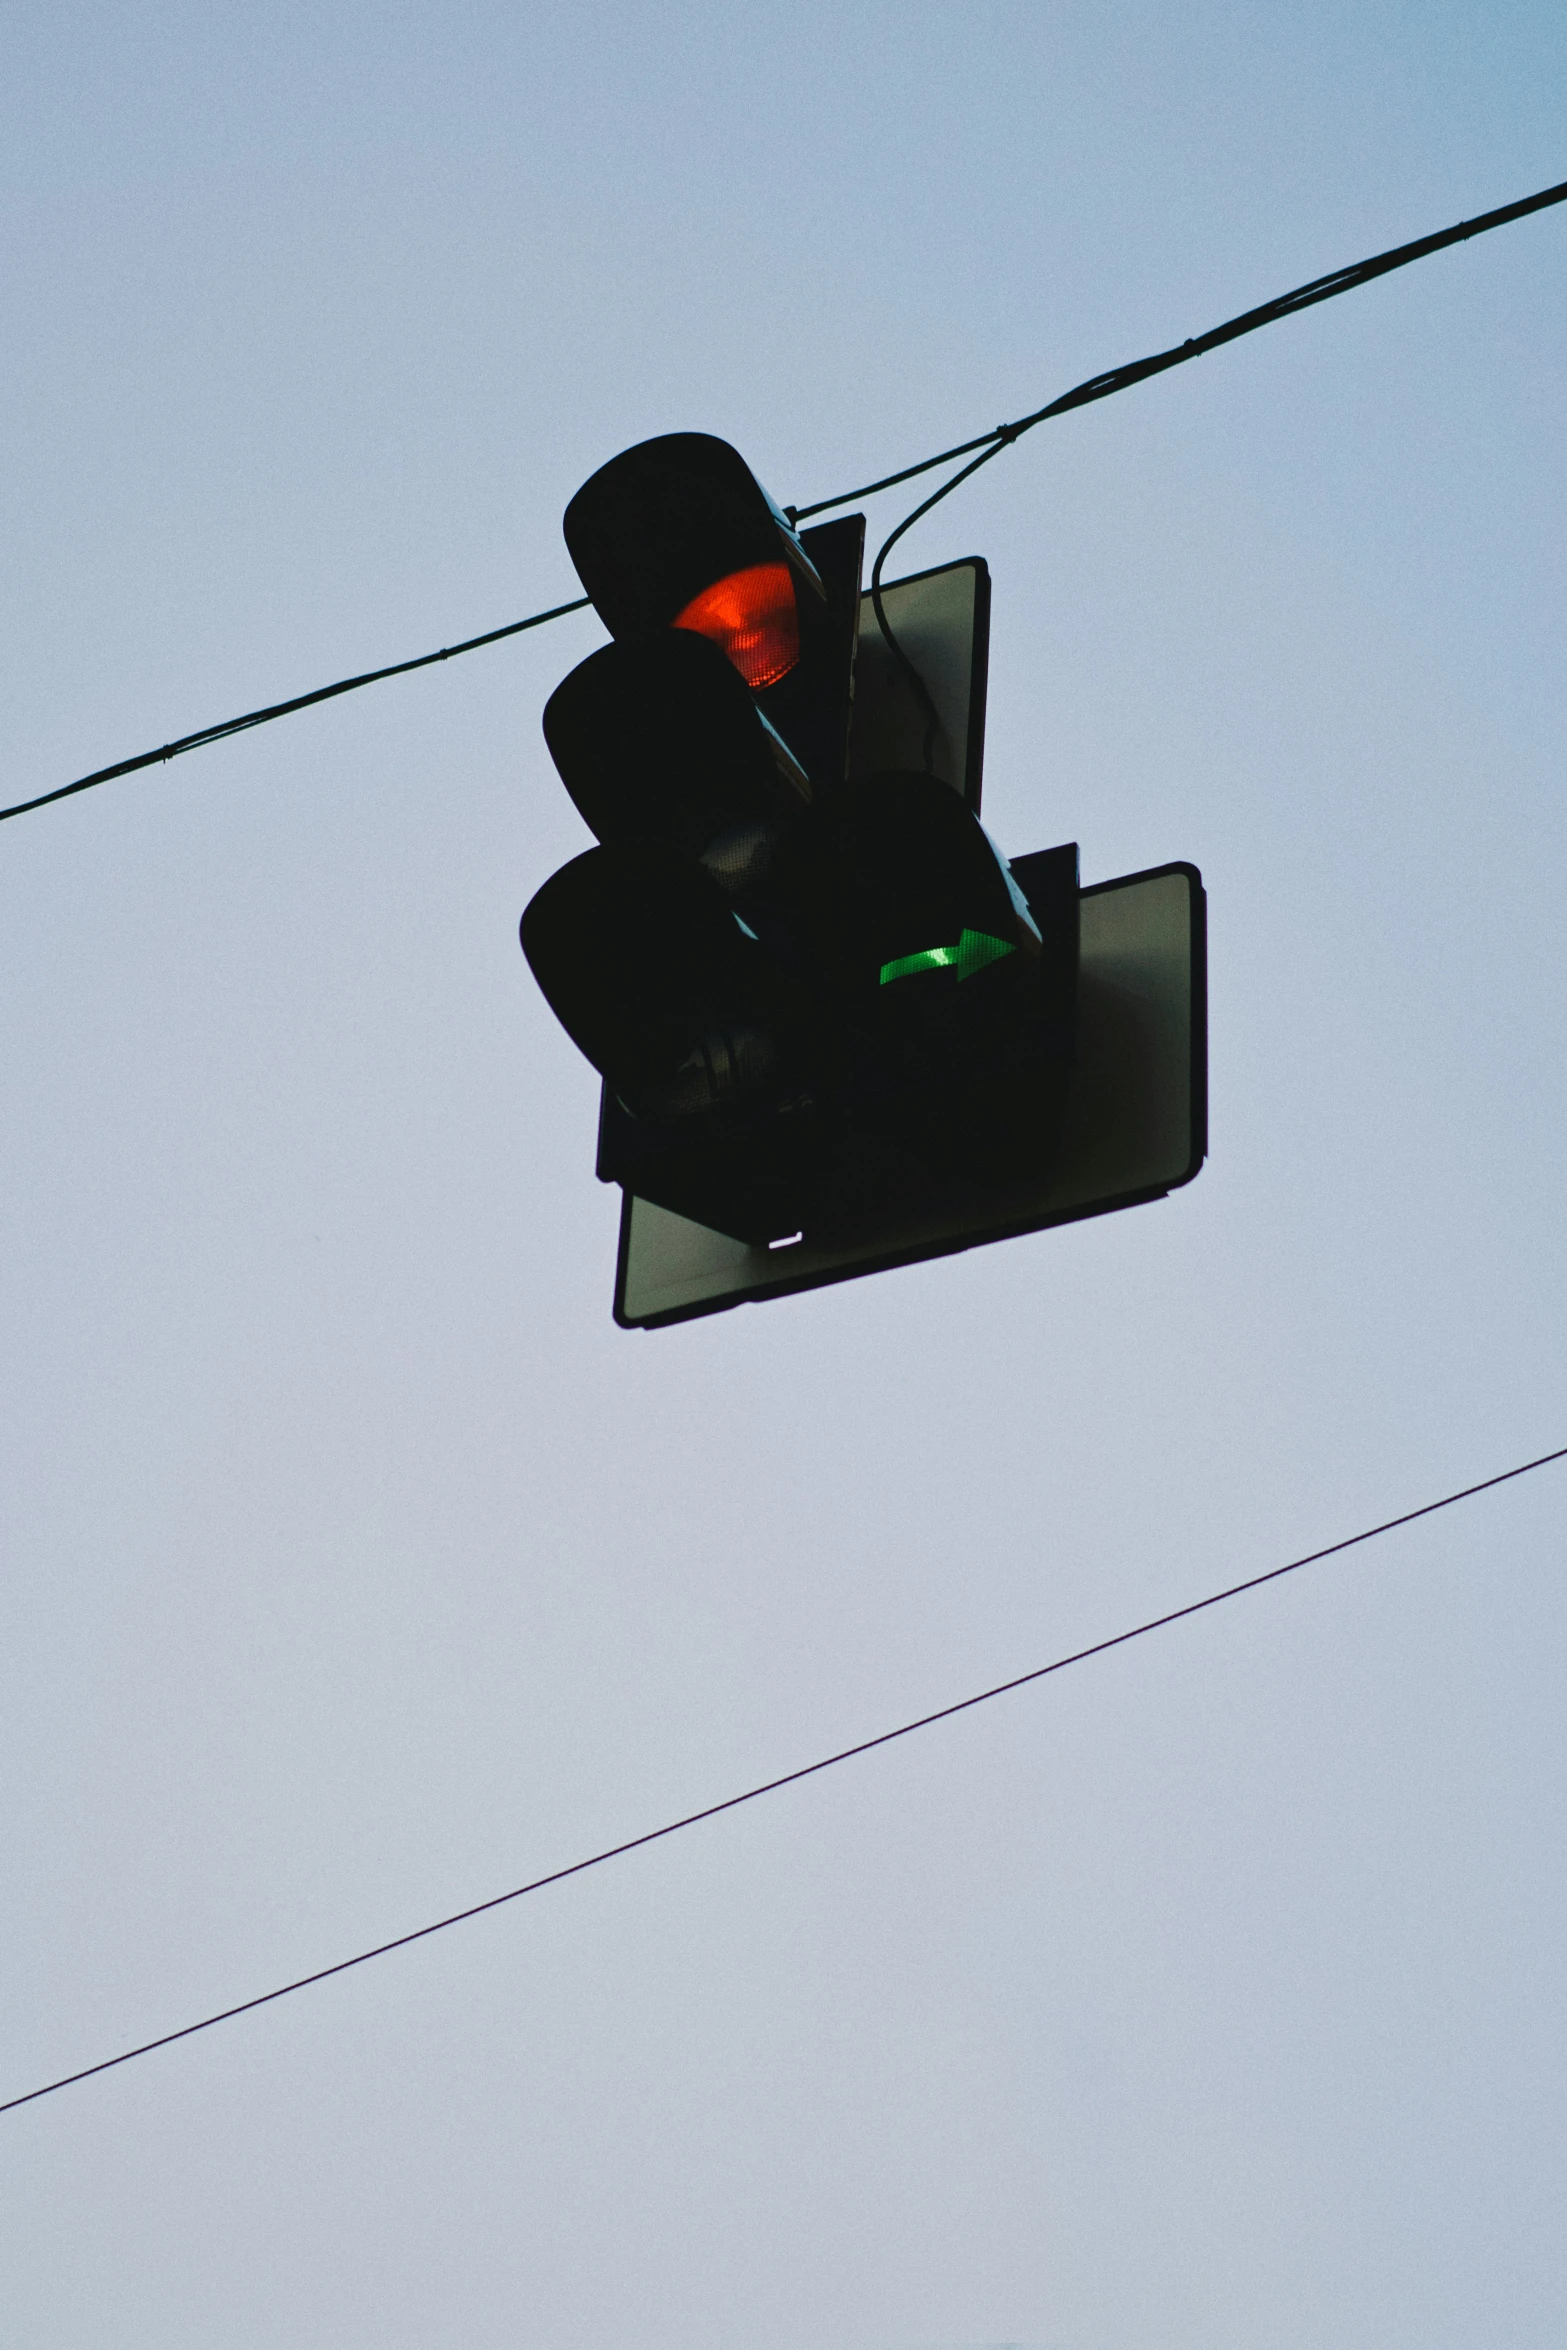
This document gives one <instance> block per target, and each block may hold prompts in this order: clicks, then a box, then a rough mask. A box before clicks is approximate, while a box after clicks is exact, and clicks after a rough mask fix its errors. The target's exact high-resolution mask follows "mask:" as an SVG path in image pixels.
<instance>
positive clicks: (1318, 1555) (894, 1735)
mask: <svg viewBox="0 0 1567 2350" xmlns="http://www.w3.org/2000/svg"><path fill="white" fill-rule="evenodd" d="M1560 1460H1567V1445H1562V1446H1561V1447H1559V1448H1558V1450H1557V1451H1555V1452H1543V1453H1541V1454H1540V1455H1539V1457H1538V1458H1537V1459H1536V1460H1532V1461H1522V1462H1520V1463H1519V1465H1518V1467H1517V1468H1515V1469H1503V1470H1502V1472H1501V1474H1500V1475H1499V1476H1495V1477H1482V1478H1481V1480H1480V1482H1479V1484H1478V1485H1465V1486H1463V1487H1462V1488H1461V1489H1460V1490H1459V1491H1458V1492H1457V1493H1445V1494H1444V1495H1443V1496H1442V1498H1441V1500H1440V1501H1427V1502H1423V1503H1422V1504H1421V1506H1420V1507H1419V1509H1414V1510H1405V1511H1403V1512H1402V1513H1401V1514H1400V1515H1399V1516H1398V1517H1396V1518H1384V1519H1383V1520H1382V1522H1381V1524H1380V1525H1377V1526H1367V1527H1366V1528H1365V1529H1364V1530H1363V1532H1361V1533H1359V1534H1348V1535H1346V1536H1345V1537H1344V1539H1343V1541H1342V1542H1330V1543H1328V1544H1327V1545H1326V1547H1325V1548H1324V1549H1322V1550H1311V1551H1308V1552H1307V1553H1306V1555H1305V1557H1304V1558H1298V1559H1291V1560H1290V1561H1289V1563H1288V1565H1286V1566H1282V1567H1269V1568H1268V1569H1267V1571H1266V1573H1264V1574H1261V1575H1250V1576H1248V1577H1247V1579H1246V1581H1245V1582H1244V1583H1231V1584H1228V1585H1227V1586H1226V1587H1225V1589H1224V1590H1223V1591H1211V1592H1209V1594H1208V1596H1207V1598H1206V1599H1193V1600H1190V1601H1188V1602H1187V1604H1186V1606H1185V1607H1176V1608H1171V1609H1170V1610H1169V1612H1168V1614H1166V1615H1162V1616H1151V1617H1150V1618H1149V1619H1148V1621H1147V1622H1146V1623H1142V1624H1134V1625H1133V1626H1132V1628H1131V1630H1130V1631H1128V1632H1114V1633H1112V1634H1111V1636H1110V1637H1109V1639H1108V1640H1096V1641H1095V1642H1094V1643H1093V1644H1092V1646H1091V1647H1088V1648H1077V1649H1074V1650H1073V1651H1072V1652H1071V1654H1070V1655H1068V1656H1058V1657H1056V1658H1055V1659H1054V1661H1053V1662H1052V1663H1050V1664H1048V1665H1036V1666H1035V1667H1034V1669H1033V1671H1032V1672H1028V1673H1019V1674H1017V1675H1016V1676H1015V1677H1014V1678H1013V1679H1012V1680H1010V1681H998V1682H997V1683H996V1684H995V1686H994V1687H993V1688H990V1689H981V1690H980V1691H979V1692H978V1694H977V1695H976V1696H973V1697H960V1698H959V1699H958V1700H957V1701H956V1703H955V1704H953V1705H943V1706H939V1707H938V1708H937V1710H936V1711H935V1712H934V1713H929V1714H921V1715H919V1716H918V1718H917V1719H916V1720H914V1721H912V1722H903V1723H900V1725H899V1726H898V1728H897V1729H896V1730H882V1731H880V1732H878V1734H877V1735H876V1736H875V1737H874V1738H862V1739H861V1740H860V1741H859V1743H858V1744H857V1745H855V1746H844V1747H840V1748H839V1750H838V1752H837V1753H836V1754H828V1755H823V1756H822V1758H821V1760H820V1761H818V1762H813V1763H803V1764H802V1765H801V1766H800V1768H799V1769H798V1770H794V1771H785V1772H784V1773H783V1775H782V1777H781V1778H777V1779H765V1780H763V1782H762V1784H761V1785H760V1786H759V1787H748V1788H747V1789H746V1790H745V1792H744V1794H743V1795H727V1796H725V1797H724V1799H723V1801H722V1802H721V1803H709V1804H707V1805H705V1806H704V1807H703V1809H702V1810H701V1811H692V1812H687V1813H686V1814H685V1816H684V1818H683V1819H678V1820H668V1821H666V1822H665V1824H664V1826H663V1827H661V1828H649V1829H648V1830H647V1831H646V1832H645V1833H644V1834H643V1835H641V1836H629V1837H627V1839H626V1841H625V1842H624V1843H623V1844H611V1845H608V1846H606V1848H605V1849H604V1851H602V1852H595V1853H591V1854H590V1855H589V1857H588V1858H587V1859H586V1860H574V1861H572V1862H571V1863H570V1865H569V1866H568V1867H566V1868H563V1869H552V1870H551V1871H550V1873H549V1875H548V1876H545V1877H534V1878H532V1879H531V1880H530V1881H529V1883H527V1884H526V1885H515V1886H513V1888H512V1890H511V1891H510V1892H509V1893H496V1894H493V1895H492V1896H491V1898H490V1899H489V1900H488V1901H476V1902H474V1903H473V1905H472V1907H471V1908H469V1909H458V1910H453V1912H452V1913H451V1915H450V1916H449V1917H444V1918H437V1919H436V1921H435V1923H434V1924H433V1925H429V1926H416V1927H415V1928H414V1930H413V1932H412V1933H411V1934H398V1935H396V1936H394V1938H393V1939H392V1940H391V1941H390V1942H378V1943H377V1944H376V1945H375V1947H374V1949H372V1950H361V1951H359V1952H358V1953H357V1954H356V1955H355V1956H354V1957H353V1958H340V1959H339V1960H338V1961H337V1962H336V1964H335V1965H333V1966H324V1967H318V1968H317V1969H316V1971H315V1973H314V1974H309V1975H299V1976H297V1977H296V1978H295V1980H294V1981H293V1982H291V1983H280V1984H279V1985H278V1987H277V1989H276V1990H274V1991H263V1992H261V1993H259V1994H258V1996H257V1997H256V1998H254V1999H242V2000H240V2002H239V2004H238V2005H237V2006H235V2007H225V2008H221V2009H220V2010H219V2011H218V2013H217V2014H216V2015H208V2016H203V2017H202V2019H201V2021H200V2022H199V2023H195V2024H183V2025H181V2027H180V2029H179V2030H178V2031H177V2032H164V2033H163V2034H162V2035H161V2036H160V2037H159V2038H158V2039H156V2040H144V2041H142V2043H141V2045H140V2046H139V2047H136V2048H127V2049H125V2050H123V2051H122V2053H121V2054H120V2055H118V2056H106V2057H103V2058H102V2059H101V2060H100V2061H99V2062H98V2063H97V2064H87V2065H83V2066H82V2068H81V2070H80V2071H79V2072H74V2073H63V2074H62V2075H61V2077H60V2078H59V2079H58V2080H57V2081H46V2082H45V2083H44V2085H43V2087H42V2088H40V2089H27V2090H24V2092H23V2094H22V2095H21V2096H20V2097H8V2098H7V2099H6V2100H5V2102H4V2103H3V2104H0V2113H12V2112H14V2111H15V2109H16V2108H17V2106H19V2105H31V2104H33V2103H34V2102H35V2101H36V2100H37V2099H38V2098H40V2097H52V2096H53V2095H54V2093H55V2091H56V2090H57V2089H69V2088H71V2087H73V2086H74V2084H75V2083H76V2082H78V2081H87V2080H91V2079H92V2077H93V2075H94V2074H95V2073H107V2072H112V2071H113V2070H114V2068H115V2067H116V2066H117V2065H122V2064H130V2063H132V2062H133V2061H134V2059H135V2058H136V2057H138V2056H150V2055H151V2054H152V2052H153V2050H154V2049H157V2048H168V2047H170V2046H172V2044H173V2043H174V2042H175V2041H176V2040H188V2039H189V2038H190V2037H191V2035H192V2034H193V2033H195V2032H210V2031H211V2029H212V2027H213V2025H214V2024H226V2023H229V2022H231V2021H232V2020H233V2018H234V2017H235V2016H237V2015H248V2014H249V2013H250V2011H251V2009H252V2008H256V2007H267V2006H270V2004H271V2002H272V2001H273V2000H274V1999H287V1998H288V1997H289V1995H290V1993H291V1992H294V1991H304V1990H306V1989H308V1987H309V1986H310V1985H311V1984H312V1983H324V1982H326V1981H327V1979H328V1978H329V1977H330V1976H332V1975H342V1974H346V1973H347V1972H348V1971H349V1969H350V1968H351V1967H358V1966H367V1965H368V1964H369V1962H370V1960H371V1959H373V1958H385V1957H386V1956H387V1954H388V1953H389V1952H390V1951H393V1950H406V1949H407V1947H408V1945H409V1944H410V1943H411V1942H423V1941H425V1940H427V1938H428V1937H429V1936H430V1935H431V1934H444V1933H445V1931H446V1929H447V1927H448V1926H460V1925H462V1924H463V1923H465V1921H466V1920H467V1919H469V1918H476V1917H482V1916H483V1915H484V1913H485V1911H486V1910H491V1909H502V1908H504V1907H505V1905H506V1904H507V1903H508V1902H510V1901H521V1900H522V1899H523V1898H524V1897H525V1895H527V1894H529V1893H541V1892H542V1891H543V1890H544V1888H545V1886H547V1885H559V1884H561V1883H563V1882H564V1880H565V1879H566V1878H567V1877H580V1876H581V1875H582V1873H583V1871H584V1870H585V1869H596V1868H600V1867H602V1865H603V1864H604V1862H605V1861H607V1860H619V1859H620V1858H621V1857H622V1855H623V1854H625V1853H628V1852H637V1851H640V1850H641V1848H642V1846H643V1845H645V1844H657V1843H659V1842H661V1841H662V1839H663V1838H664V1837H666V1836H678V1835H679V1833H680V1831H681V1830H682V1829H683V1828H694V1827H696V1826H697V1825H698V1823H699V1822H700V1821H702V1820H713V1819H717V1818H718V1816H719V1814H720V1813H721V1812H726V1811H736V1810H738V1809H739V1807H740V1805H741V1804H744V1803H755V1802H756V1801H757V1799H758V1797H759V1796H763V1795H774V1794H776V1793H777V1791H778V1789H779V1788H780V1787H792V1786H794V1785H795V1784H796V1782H797V1781H799V1780H801V1779H810V1778H814V1777H815V1776H816V1774H817V1772H818V1771H830V1770H832V1769H834V1768H835V1767H836V1765H837V1764H839V1763H844V1762H852V1761H853V1759H854V1758H855V1756H856V1755H861V1754H870V1753H873V1752H874V1750H875V1749H876V1748H877V1747H878V1746H890V1745H892V1744H893V1743H894V1741H895V1740H897V1739H899V1738H910V1737H912V1736H913V1734H914V1732H915V1731H916V1730H928V1729H930V1728H931V1726H932V1725H933V1724H934V1723H936V1722H947V1721H950V1720H951V1719H952V1717H953V1715H954V1714H962V1713H968V1712H969V1711H970V1710H971V1709H972V1708H973V1707H974V1706H977V1705H988V1704H989V1703H990V1700H991V1699H992V1698H993V1697H1005V1696H1007V1695H1009V1694H1010V1692H1011V1691H1012V1690H1014V1689H1026V1688H1027V1687H1028V1685H1029V1683H1030V1682H1032V1681H1043V1680H1046V1679H1048V1677H1049V1676H1050V1675H1051V1674H1052V1673H1064V1672H1065V1671H1066V1669H1067V1667H1068V1666H1069V1665H1080V1664H1083V1663H1085V1662H1086V1661H1087V1659H1088V1658H1089V1657H1094V1656H1103V1655H1105V1654H1106V1652H1107V1651H1108V1650H1110V1649H1112V1648H1124V1647H1125V1646H1126V1644H1127V1642H1128V1641H1129V1640H1141V1639H1143V1638H1144V1636H1145V1635H1146V1634H1147V1633H1149V1632H1159V1631H1162V1630H1163V1629H1164V1627H1165V1626H1166V1625H1167V1624H1178V1623H1180V1622H1181V1621H1182V1619H1183V1618H1184V1617H1186V1616H1198V1615H1201V1614H1202V1613H1203V1611H1204V1609H1206V1608H1210V1607H1219V1606H1221V1605H1222V1604H1223V1602H1224V1601H1225V1600H1227V1599H1239V1598H1240V1596H1241V1595H1242V1593H1243V1592H1247V1591H1258V1590H1260V1589H1261V1588H1262V1586H1263V1584H1264V1583H1277V1582H1278V1581H1279V1579H1280V1578H1281V1576H1284V1575H1293V1574H1296V1573H1297V1572H1298V1571H1299V1569H1300V1568H1302V1567H1310V1566H1315V1565H1316V1564H1317V1563H1318V1562H1319V1561H1320V1560H1322V1559H1328V1558H1333V1557H1335V1556H1336V1555H1337V1554H1338V1553H1339V1552H1340V1551H1342V1550H1353V1549H1355V1548H1356V1546H1357V1545H1358V1544H1360V1543H1362V1542H1373V1541H1375V1539H1376V1537H1377V1536H1378V1535H1379V1534H1391V1533H1392V1532H1393V1531H1394V1530H1395V1528H1397V1527H1399V1526H1412V1525H1413V1524H1414V1522H1415V1520H1416V1519H1417V1518H1429V1517H1431V1516H1432V1515H1433V1514H1434V1513H1435V1512H1436V1511H1437V1510H1447V1509H1451V1508H1452V1507H1453V1504H1454V1503H1455V1502H1460V1501H1470V1500H1472V1499H1473V1498H1474V1496H1475V1495H1476V1494H1477V1493H1489V1492H1490V1491H1491V1490H1492V1488H1493V1487H1494V1486H1497V1485H1508V1484H1510V1483H1511V1482H1512V1480H1513V1479H1514V1478H1515V1477H1527V1476H1528V1475H1529V1474H1530V1472H1531V1471H1532V1470H1535V1469H1544V1468H1548V1467H1549V1466H1550V1464H1551V1462H1553V1461H1560Z"/></svg>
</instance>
